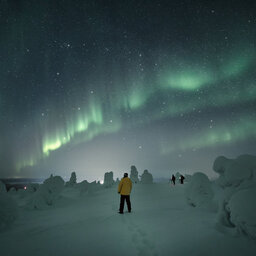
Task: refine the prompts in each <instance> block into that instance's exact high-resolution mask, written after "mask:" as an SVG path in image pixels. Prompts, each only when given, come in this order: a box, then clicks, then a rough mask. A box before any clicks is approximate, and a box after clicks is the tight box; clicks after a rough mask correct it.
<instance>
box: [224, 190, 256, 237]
mask: <svg viewBox="0 0 256 256" xmlns="http://www.w3.org/2000/svg"><path fill="white" fill-rule="evenodd" d="M255 195H256V186H255V187H252V188H248V189H244V190H240V191H238V192H237V193H235V194H234V195H233V196H232V197H231V199H230V201H229V202H228V205H227V210H229V212H230V222H231V223H232V224H233V225H234V226H235V227H236V229H237V231H238V232H239V233H242V234H244V235H246V236H249V237H251V238H253V239H256V218H255V213H256V196H255Z"/></svg>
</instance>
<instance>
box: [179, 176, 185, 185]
mask: <svg viewBox="0 0 256 256" xmlns="http://www.w3.org/2000/svg"><path fill="white" fill-rule="evenodd" d="M184 179H185V177H184V176H183V175H182V174H181V175H180V184H183V183H184Z"/></svg>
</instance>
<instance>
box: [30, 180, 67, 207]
mask: <svg viewBox="0 0 256 256" xmlns="http://www.w3.org/2000/svg"><path fill="white" fill-rule="evenodd" d="M64 183H65V182H64V180H63V179H62V178H61V177H60V176H53V175H51V177H50V178H48V179H46V180H45V181H44V183H43V184H42V185H41V186H40V187H39V189H38V190H37V191H36V193H35V195H34V197H33V200H32V202H31V204H32V205H31V206H32V208H34V209H44V208H47V207H48V206H52V205H54V203H55V201H56V200H57V199H58V198H59V196H60V193H61V192H62V190H63V188H64Z"/></svg>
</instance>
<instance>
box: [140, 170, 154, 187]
mask: <svg viewBox="0 0 256 256" xmlns="http://www.w3.org/2000/svg"><path fill="white" fill-rule="evenodd" d="M141 183H143V184H152V183H153V176H152V174H151V173H149V172H148V170H144V172H143V174H142V175H141Z"/></svg>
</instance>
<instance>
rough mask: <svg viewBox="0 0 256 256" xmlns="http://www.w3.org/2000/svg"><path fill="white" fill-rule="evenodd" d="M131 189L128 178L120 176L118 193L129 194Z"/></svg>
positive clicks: (130, 182)
mask: <svg viewBox="0 0 256 256" xmlns="http://www.w3.org/2000/svg"><path fill="white" fill-rule="evenodd" d="M131 190H132V181H131V180H130V179H129V178H128V177H125V178H122V179H121V181H120V183H119V185H118V193H120V194H121V195H124V196H128V195H130V193H131Z"/></svg>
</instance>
